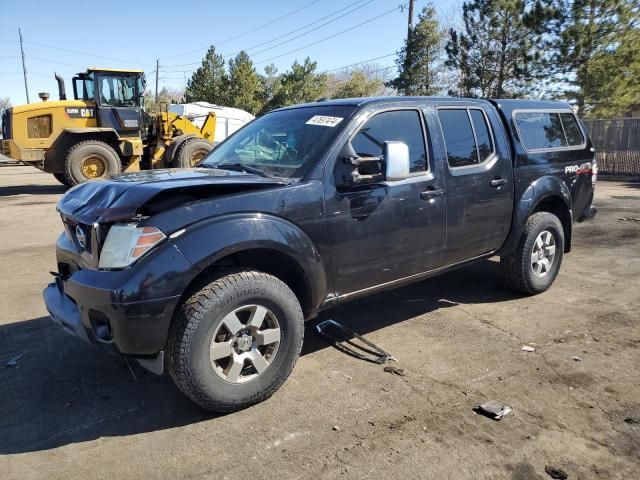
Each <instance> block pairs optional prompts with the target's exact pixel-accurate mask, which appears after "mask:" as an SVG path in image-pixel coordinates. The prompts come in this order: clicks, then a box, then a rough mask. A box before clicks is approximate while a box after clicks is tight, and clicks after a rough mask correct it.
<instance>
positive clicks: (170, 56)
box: [164, 0, 320, 60]
mask: <svg viewBox="0 0 640 480" xmlns="http://www.w3.org/2000/svg"><path fill="white" fill-rule="evenodd" d="M319 1H320V0H313V1H311V2H309V3H306V4H304V5H303V6H301V7H299V8H296V9H295V10H292V11H291V12H289V13H286V14H284V15H282V16H280V17H278V18H274V19H273V20H270V21H268V22H266V23H263V24H262V25H259V26H257V27H255V28H253V29H251V30H247V31H246V32H243V33H240V34H238V35H235V36H233V37H229V38H226V39H224V40H221V41H219V42H215V43H216V45H222V44H223V43H227V42H230V41H232V40H236V39H238V38H242V37H244V36H246V35H249V34H251V33H253V32H256V31H258V30H261V29H263V28H264V27H267V26H269V25H271V24H273V23H276V22H279V21H280V20H283V19H285V18H287V17H290V16H291V15H294V14H295V13H298V12H299V11H300V10H304V9H305V8H307V7H310V6H311V5H313V4H314V3H318V2H319ZM207 48H208V46H206V47H201V48H198V49H195V50H191V51H189V52H184V53H177V54H175V55H169V56H167V57H164V58H165V60H166V59H168V58H176V57H183V56H185V55H190V54H192V53H196V52H201V51H202V50H205V49H207Z"/></svg>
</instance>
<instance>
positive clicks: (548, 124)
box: [516, 112, 568, 150]
mask: <svg viewBox="0 0 640 480" xmlns="http://www.w3.org/2000/svg"><path fill="white" fill-rule="evenodd" d="M516 125H517V127H518V132H519V133H520V137H521V141H522V144H523V145H524V147H525V148H526V149H527V150H540V149H554V148H565V147H567V146H568V144H567V139H566V137H565V135H564V130H563V129H562V123H561V122H560V115H559V114H558V113H551V112H520V113H516Z"/></svg>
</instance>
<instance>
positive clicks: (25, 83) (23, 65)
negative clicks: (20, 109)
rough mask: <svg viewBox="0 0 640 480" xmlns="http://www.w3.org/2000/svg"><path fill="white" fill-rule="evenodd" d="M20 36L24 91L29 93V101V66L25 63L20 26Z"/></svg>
mask: <svg viewBox="0 0 640 480" xmlns="http://www.w3.org/2000/svg"><path fill="white" fill-rule="evenodd" d="M18 36H20V53H22V73H23V75H24V91H25V93H26V94H27V103H31V102H29V86H28V85H27V67H26V66H25V64H24V47H23V46H22V30H20V29H19V28H18Z"/></svg>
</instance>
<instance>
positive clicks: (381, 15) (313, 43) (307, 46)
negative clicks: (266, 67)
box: [255, 7, 400, 65]
mask: <svg viewBox="0 0 640 480" xmlns="http://www.w3.org/2000/svg"><path fill="white" fill-rule="evenodd" d="M399 9H400V7H394V8H392V9H391V10H387V11H386V12H384V13H381V14H380V15H377V16H375V17H372V18H370V19H368V20H365V21H364V22H362V23H359V24H357V25H354V26H353V27H349V28H347V29H345V30H342V31H340V32H337V33H334V34H333V35H329V36H327V37H324V38H321V39H320V40H316V41H315V42H311V43H308V44H306V45H303V46H302V47H299V48H296V49H294V50H290V51H288V52H285V53H282V54H280V55H276V56H275V57H271V58H267V59H266V60H260V61H259V62H255V65H259V64H261V63H266V62H270V61H271V60H275V59H276V58H280V57H284V56H285V55H289V54H290V53H295V52H299V51H300V50H304V49H305V48H309V47H312V46H314V45H317V44H319V43H322V42H324V41H326V40H331V39H332V38H335V37H337V36H339V35H342V34H343V33H347V32H350V31H351V30H355V29H356V28H359V27H361V26H363V25H366V24H367V23H371V22H373V21H374V20H377V19H379V18H382V17H384V16H386V15H389V14H390V13H393V12H397V11H398V10H399Z"/></svg>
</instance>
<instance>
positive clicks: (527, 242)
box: [500, 212, 564, 295]
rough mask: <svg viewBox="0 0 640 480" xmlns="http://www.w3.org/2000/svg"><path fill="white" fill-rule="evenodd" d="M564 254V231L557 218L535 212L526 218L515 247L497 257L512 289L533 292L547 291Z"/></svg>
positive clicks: (545, 213)
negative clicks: (510, 251)
mask: <svg viewBox="0 0 640 480" xmlns="http://www.w3.org/2000/svg"><path fill="white" fill-rule="evenodd" d="M563 253H564V230H563V229H562V224H561V223H560V220H559V219H558V217H556V216H555V215H553V214H551V213H548V212H538V213H534V214H533V215H531V216H530V217H529V219H528V220H527V224H526V226H525V229H524V232H523V233H522V237H521V238H520V242H519V243H518V247H517V248H516V249H515V250H514V251H513V252H512V253H510V254H509V255H505V256H503V257H500V267H501V270H502V275H503V277H504V279H505V281H506V283H507V284H508V285H509V286H510V287H511V288H514V289H515V290H519V291H521V292H523V293H526V294H528V295H535V294H537V293H542V292H544V291H545V290H547V289H548V288H549V287H550V286H551V284H552V283H553V281H554V280H555V279H556V276H557V275H558V271H559V270H560V264H561V263H562V256H563Z"/></svg>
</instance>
